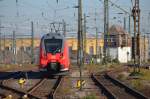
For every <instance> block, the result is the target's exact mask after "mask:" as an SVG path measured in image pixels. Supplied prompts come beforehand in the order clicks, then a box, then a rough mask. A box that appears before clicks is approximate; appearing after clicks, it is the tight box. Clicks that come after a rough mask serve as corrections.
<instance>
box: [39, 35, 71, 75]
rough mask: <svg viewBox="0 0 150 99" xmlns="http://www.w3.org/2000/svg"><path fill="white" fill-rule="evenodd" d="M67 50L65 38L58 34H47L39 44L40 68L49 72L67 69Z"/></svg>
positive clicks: (68, 62)
mask: <svg viewBox="0 0 150 99" xmlns="http://www.w3.org/2000/svg"><path fill="white" fill-rule="evenodd" d="M69 65H70V60H69V52H68V46H67V42H66V41H65V38H64V37H63V36H62V35H60V34H47V35H44V36H43V38H42V39H41V44H40V70H47V71H48V72H51V73H59V72H66V71H69Z"/></svg>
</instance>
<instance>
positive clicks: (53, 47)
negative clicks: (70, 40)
mask: <svg viewBox="0 0 150 99" xmlns="http://www.w3.org/2000/svg"><path fill="white" fill-rule="evenodd" d="M44 43H45V49H46V52H47V53H59V52H61V48H62V39H45V40H44Z"/></svg>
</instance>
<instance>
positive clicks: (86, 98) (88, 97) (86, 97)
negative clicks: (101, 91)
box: [83, 94, 97, 99]
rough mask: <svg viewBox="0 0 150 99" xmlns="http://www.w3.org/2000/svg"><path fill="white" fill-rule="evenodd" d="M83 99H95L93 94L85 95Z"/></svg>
mask: <svg viewBox="0 0 150 99" xmlns="http://www.w3.org/2000/svg"><path fill="white" fill-rule="evenodd" d="M83 99H97V98H96V95H95V94H90V95H87V96H85V97H84V98H83Z"/></svg>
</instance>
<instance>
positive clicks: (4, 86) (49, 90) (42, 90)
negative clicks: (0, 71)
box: [0, 72, 63, 99]
mask: <svg viewBox="0 0 150 99" xmlns="http://www.w3.org/2000/svg"><path fill="white" fill-rule="evenodd" d="M8 76H9V77H8ZM10 76H11V77H10ZM21 76H22V74H21V72H16V73H11V74H9V75H6V76H3V77H1V78H3V79H2V80H1V83H0V90H1V91H0V98H6V97H8V96H9V95H11V96H12V97H13V98H14V99H20V98H23V97H25V96H27V97H28V98H29V99H53V98H54V97H55V95H56V91H57V89H58V87H59V86H60V83H61V81H62V78H63V76H56V77H54V78H42V79H41V80H39V81H38V82H37V83H36V84H33V85H32V86H30V88H26V89H24V88H22V89H17V88H14V87H12V86H8V84H9V83H8V82H10V83H11V82H13V81H14V80H16V79H13V78H20V77H21Z"/></svg>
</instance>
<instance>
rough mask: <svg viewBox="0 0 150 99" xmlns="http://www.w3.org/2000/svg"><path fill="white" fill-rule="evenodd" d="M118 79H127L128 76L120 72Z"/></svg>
mask: <svg viewBox="0 0 150 99" xmlns="http://www.w3.org/2000/svg"><path fill="white" fill-rule="evenodd" d="M117 79H119V80H122V81H123V80H125V79H126V77H125V75H124V74H119V75H118V77H117Z"/></svg>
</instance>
